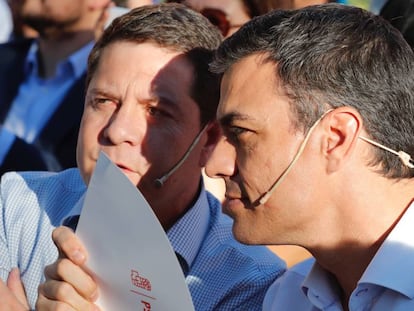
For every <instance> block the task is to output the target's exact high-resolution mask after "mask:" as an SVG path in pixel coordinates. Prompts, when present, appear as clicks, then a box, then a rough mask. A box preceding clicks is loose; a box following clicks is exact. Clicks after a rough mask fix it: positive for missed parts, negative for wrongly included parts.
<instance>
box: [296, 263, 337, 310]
mask: <svg viewBox="0 0 414 311" xmlns="http://www.w3.org/2000/svg"><path fill="white" fill-rule="evenodd" d="M302 290H303V292H304V293H305V295H306V296H307V297H308V299H309V300H310V301H311V303H312V304H313V305H314V306H316V307H317V308H319V309H321V310H325V309H326V308H327V307H328V306H330V305H332V304H334V303H335V302H336V301H338V299H339V297H338V295H337V292H338V285H337V283H336V281H335V280H334V277H333V276H332V275H331V274H330V273H328V272H327V271H326V270H325V269H324V268H322V266H320V265H319V263H317V262H316V261H315V263H314V264H313V266H312V268H311V270H310V272H309V273H308V275H307V276H306V278H305V280H304V281H303V283H302Z"/></svg>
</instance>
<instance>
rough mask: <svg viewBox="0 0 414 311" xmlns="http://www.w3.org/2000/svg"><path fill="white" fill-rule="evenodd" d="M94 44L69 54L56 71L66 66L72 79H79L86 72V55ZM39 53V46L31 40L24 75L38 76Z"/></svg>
mask: <svg viewBox="0 0 414 311" xmlns="http://www.w3.org/2000/svg"><path fill="white" fill-rule="evenodd" d="M93 45H94V42H89V43H87V44H86V45H84V46H83V47H82V48H80V49H78V50H77V51H76V52H75V53H73V54H71V55H70V56H69V57H68V58H67V59H65V60H63V61H61V62H60V63H59V64H58V68H57V69H56V70H57V71H59V70H62V69H60V68H63V67H62V66H68V68H71V70H72V72H73V75H74V78H76V79H78V78H80V77H81V76H82V75H83V74H84V72H85V71H86V66H87V60H88V55H89V53H90V51H91V50H92V47H93ZM38 51H39V45H38V42H37V41H36V40H33V42H32V44H31V45H30V48H29V51H28V53H27V56H26V61H25V65H24V68H25V69H24V70H25V73H26V75H30V74H33V73H36V74H38V70H39V61H38V58H37V53H38Z"/></svg>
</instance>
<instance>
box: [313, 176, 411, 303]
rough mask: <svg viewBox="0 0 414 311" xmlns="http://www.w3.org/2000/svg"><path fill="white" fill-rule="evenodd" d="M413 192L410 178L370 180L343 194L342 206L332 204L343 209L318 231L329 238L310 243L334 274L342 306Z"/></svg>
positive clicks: (325, 266) (317, 256) (320, 259)
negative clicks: (354, 191) (348, 193)
mask: <svg viewBox="0 0 414 311" xmlns="http://www.w3.org/2000/svg"><path fill="white" fill-rule="evenodd" d="M361 189H363V190H364V191H361ZM413 193H414V183H413V182H412V181H411V180H401V181H398V182H396V181H395V180H389V179H385V178H384V179H383V180H382V181H380V182H376V183H374V182H371V183H369V187H362V188H360V189H358V191H356V193H353V194H352V195H347V196H346V198H343V199H342V200H343V201H344V202H340V204H341V205H342V207H335V209H338V210H341V211H342V213H339V214H337V215H336V216H335V217H336V221H332V222H331V223H332V224H333V226H334V227H332V226H331V227H330V228H329V226H327V227H328V228H327V231H324V232H322V233H321V234H320V236H327V237H329V240H324V241H323V242H322V243H319V244H318V245H313V247H309V250H310V252H311V253H312V254H313V256H314V257H315V258H316V260H317V261H318V263H319V264H320V265H321V266H322V267H323V268H325V269H326V270H327V271H329V272H330V273H331V274H332V275H334V276H335V278H336V280H337V282H338V285H339V287H340V288H341V292H342V304H343V307H344V310H347V305H348V302H349V297H350V295H351V294H352V292H353V291H354V289H355V288H356V286H357V283H358V281H359V280H360V279H361V277H362V275H363V273H364V271H365V270H366V268H367V266H368V265H369V264H370V262H371V260H372V258H373V257H374V255H375V254H376V253H377V251H378V249H379V248H380V246H381V245H382V244H383V242H384V240H385V239H386V238H387V236H388V235H389V233H390V232H391V231H392V230H393V229H394V227H395V226H396V225H397V223H398V222H399V220H400V219H401V217H402V216H403V214H404V212H405V211H406V209H407V208H408V207H409V206H410V204H411V202H412V200H413ZM379 215H380V217H379ZM329 232H330V233H329Z"/></svg>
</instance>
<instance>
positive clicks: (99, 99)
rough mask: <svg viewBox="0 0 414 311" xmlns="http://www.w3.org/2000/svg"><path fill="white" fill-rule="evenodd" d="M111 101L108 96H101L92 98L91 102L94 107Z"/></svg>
mask: <svg viewBox="0 0 414 311" xmlns="http://www.w3.org/2000/svg"><path fill="white" fill-rule="evenodd" d="M112 102H113V101H112V100H110V99H109V98H103V97H96V98H94V99H93V100H92V104H93V106H95V107H97V106H102V105H107V104H110V103H112Z"/></svg>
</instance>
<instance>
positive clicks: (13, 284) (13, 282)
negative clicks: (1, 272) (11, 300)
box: [7, 268, 30, 310]
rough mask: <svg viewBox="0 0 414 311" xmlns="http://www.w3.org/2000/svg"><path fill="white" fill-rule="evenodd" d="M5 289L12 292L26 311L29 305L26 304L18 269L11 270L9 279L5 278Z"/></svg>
mask: <svg viewBox="0 0 414 311" xmlns="http://www.w3.org/2000/svg"><path fill="white" fill-rule="evenodd" d="M7 287H8V288H9V289H10V290H11V291H12V293H13V294H14V296H15V297H16V298H17V300H19V302H20V303H21V304H22V305H23V306H24V307H25V308H26V309H27V310H28V309H29V308H30V307H29V303H28V302H27V298H26V292H25V290H24V286H23V283H22V280H21V279H20V271H19V269H18V268H13V269H12V270H11V271H10V273H9V277H8V278H7Z"/></svg>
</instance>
